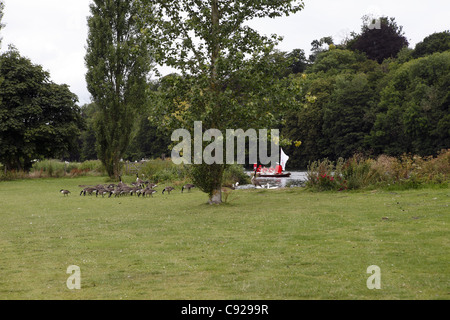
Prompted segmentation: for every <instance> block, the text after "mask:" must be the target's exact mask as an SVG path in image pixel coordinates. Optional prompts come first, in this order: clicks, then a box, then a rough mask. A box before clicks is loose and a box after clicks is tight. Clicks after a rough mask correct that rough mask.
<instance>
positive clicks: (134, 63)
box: [85, 0, 151, 179]
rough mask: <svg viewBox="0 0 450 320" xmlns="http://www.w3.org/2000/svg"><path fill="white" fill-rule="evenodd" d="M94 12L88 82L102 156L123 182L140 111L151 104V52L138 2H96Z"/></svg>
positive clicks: (90, 38) (112, 176)
mask: <svg viewBox="0 0 450 320" xmlns="http://www.w3.org/2000/svg"><path fill="white" fill-rule="evenodd" d="M90 9H91V14H92V15H91V16H90V17H89V18H88V26H89V34H88V40H87V42H88V46H87V54H86V57H85V60H86V66H87V68H88V71H87V74H86V81H87V86H88V90H89V92H90V93H91V95H92V99H93V102H95V104H96V105H97V107H98V108H99V113H98V117H97V119H96V123H95V128H96V139H97V149H98V156H99V159H100V160H101V161H102V163H103V164H104V166H105V168H106V171H107V173H108V175H109V176H110V177H111V178H114V179H117V178H118V177H119V175H120V160H121V158H122V156H123V154H124V152H125V151H126V149H127V147H128V145H129V143H130V140H131V133H132V132H133V127H134V123H135V118H136V116H135V114H136V110H137V109H138V108H140V107H142V106H144V105H145V103H146V94H145V91H146V87H147V77H148V74H149V71H150V68H151V58H150V51H149V48H148V46H147V45H146V44H145V43H144V41H143V37H142V34H141V32H140V28H139V15H138V12H137V2H136V1H133V0H95V1H94V2H93V3H92V4H91V5H90Z"/></svg>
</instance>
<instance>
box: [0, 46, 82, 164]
mask: <svg viewBox="0 0 450 320" xmlns="http://www.w3.org/2000/svg"><path fill="white" fill-rule="evenodd" d="M0 76H1V77H2V79H3V81H2V82H1V83H0V162H2V163H3V164H4V165H5V168H6V169H7V170H8V169H16V170H17V169H19V170H20V169H23V170H27V169H29V168H30V166H31V164H32V160H33V159H40V158H44V157H45V158H50V157H56V158H63V157H65V156H67V155H68V154H69V151H71V150H73V149H74V148H77V138H78V135H79V134H80V129H81V128H82V127H83V125H84V123H83V121H82V118H81V114H80V108H79V107H78V106H77V104H76V103H77V97H76V95H74V94H73V93H72V92H70V90H69V88H68V86H67V85H58V84H55V83H53V82H52V81H50V75H49V73H48V72H45V71H43V70H42V67H41V66H39V65H35V64H33V63H32V62H31V61H30V60H29V59H27V58H24V57H22V56H20V54H19V52H18V51H17V50H16V49H15V48H13V47H10V49H9V50H8V51H7V52H6V53H4V54H3V55H2V56H1V57H0Z"/></svg>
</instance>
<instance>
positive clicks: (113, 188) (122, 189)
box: [60, 171, 276, 198]
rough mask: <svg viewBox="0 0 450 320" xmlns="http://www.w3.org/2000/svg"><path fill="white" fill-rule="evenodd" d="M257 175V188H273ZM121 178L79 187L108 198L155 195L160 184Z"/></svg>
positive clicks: (189, 186) (188, 186) (65, 192)
mask: <svg viewBox="0 0 450 320" xmlns="http://www.w3.org/2000/svg"><path fill="white" fill-rule="evenodd" d="M256 177H257V173H256V171H255V173H254V174H253V175H252V178H251V182H252V185H253V186H254V187H256V188H257V189H259V188H267V189H273V188H271V187H270V186H269V184H267V186H263V185H262V184H261V183H260V181H259V180H258V179H257V178H256ZM119 179H120V182H119V183H118V184H114V183H111V184H108V185H103V184H98V185H96V186H79V187H81V188H83V189H82V190H81V191H80V196H86V195H93V194H95V196H98V195H101V196H102V197H105V196H108V198H111V197H112V196H114V197H119V196H124V195H131V196H132V195H137V196H138V197H140V196H141V195H142V197H147V196H150V197H153V194H154V193H156V192H157V191H156V190H155V188H156V187H157V186H158V185H156V184H154V183H150V182H149V181H148V180H145V181H144V180H141V179H139V176H138V174H136V181H134V182H132V183H131V185H127V184H126V183H123V182H122V177H120V176H119ZM238 185H239V183H238V182H236V183H235V184H233V185H232V186H227V187H226V188H222V189H223V190H222V191H227V190H228V189H232V190H234V189H235V188H237V187H238ZM192 188H195V185H193V184H190V183H188V184H185V185H184V186H182V187H181V192H183V191H184V190H188V191H191V189H192ZM275 188H276V187H275ZM173 190H175V188H174V187H172V186H166V187H165V188H164V189H163V190H162V194H164V192H167V193H168V194H170V192H171V191H173ZM60 192H61V193H62V194H63V195H64V196H68V195H69V194H70V193H71V192H70V191H69V190H65V189H61V190H60Z"/></svg>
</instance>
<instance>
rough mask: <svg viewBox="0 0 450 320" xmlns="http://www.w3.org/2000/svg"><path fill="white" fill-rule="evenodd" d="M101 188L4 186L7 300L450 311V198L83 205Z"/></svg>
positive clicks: (253, 195)
mask: <svg viewBox="0 0 450 320" xmlns="http://www.w3.org/2000/svg"><path fill="white" fill-rule="evenodd" d="M128 180H129V182H131V181H132V178H131V177H130V178H129V179H128ZM126 181H127V180H126ZM98 183H105V181H104V178H102V177H84V178H75V179H42V180H24V181H12V182H0V221H1V224H0V299H162V300H166V299H226V300H227V299H265V300H270V299H289V300H291V299H292V300H300V299H433V300H434V299H446V300H447V299H449V298H450V289H449V287H450V286H449V284H450V281H449V280H450V267H449V262H450V261H449V258H450V254H449V223H450V219H449V215H450V210H449V204H450V189H448V188H444V189H419V190H410V191H395V192H389V191H382V190H378V191H377V190H375V191H367V192H335V193H328V192H324V193H312V192H309V191H305V190H304V189H301V188H293V189H285V190H236V191H234V192H233V193H232V194H231V195H230V196H229V198H228V202H227V203H226V204H224V205H221V206H210V205H207V204H206V201H207V197H206V196H205V194H203V193H201V192H200V191H198V190H194V191H192V192H190V193H187V192H185V193H181V192H180V189H179V188H178V189H177V190H175V191H174V192H172V194H170V195H167V194H164V195H162V194H161V192H160V191H161V190H162V188H163V186H159V187H158V189H159V192H158V193H157V194H156V195H155V196H154V197H153V198H145V199H144V198H137V197H134V196H133V197H120V198H102V197H98V198H96V197H95V196H85V197H84V196H79V192H80V190H81V188H79V187H78V185H80V184H85V185H87V184H98ZM63 188H65V189H69V190H70V191H71V192H72V194H71V195H69V196H68V197H64V196H63V195H62V194H60V193H59V190H60V189H63ZM70 265H77V266H79V267H80V270H81V289H80V290H69V289H68V288H67V286H66V280H67V278H68V277H69V276H70V275H69V274H67V273H66V271H67V268H68V266H70ZM371 265H377V266H379V267H380V270H381V289H380V290H376V289H375V290H369V289H368V288H367V285H366V281H367V279H368V278H369V276H370V274H368V273H367V268H368V267H369V266H371Z"/></svg>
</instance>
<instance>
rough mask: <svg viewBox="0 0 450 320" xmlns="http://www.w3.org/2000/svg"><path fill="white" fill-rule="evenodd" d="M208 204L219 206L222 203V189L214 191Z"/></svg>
mask: <svg viewBox="0 0 450 320" xmlns="http://www.w3.org/2000/svg"><path fill="white" fill-rule="evenodd" d="M208 203H209V204H221V203H222V188H219V189H215V190H213V192H212V195H211V196H210V197H209V201H208Z"/></svg>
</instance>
